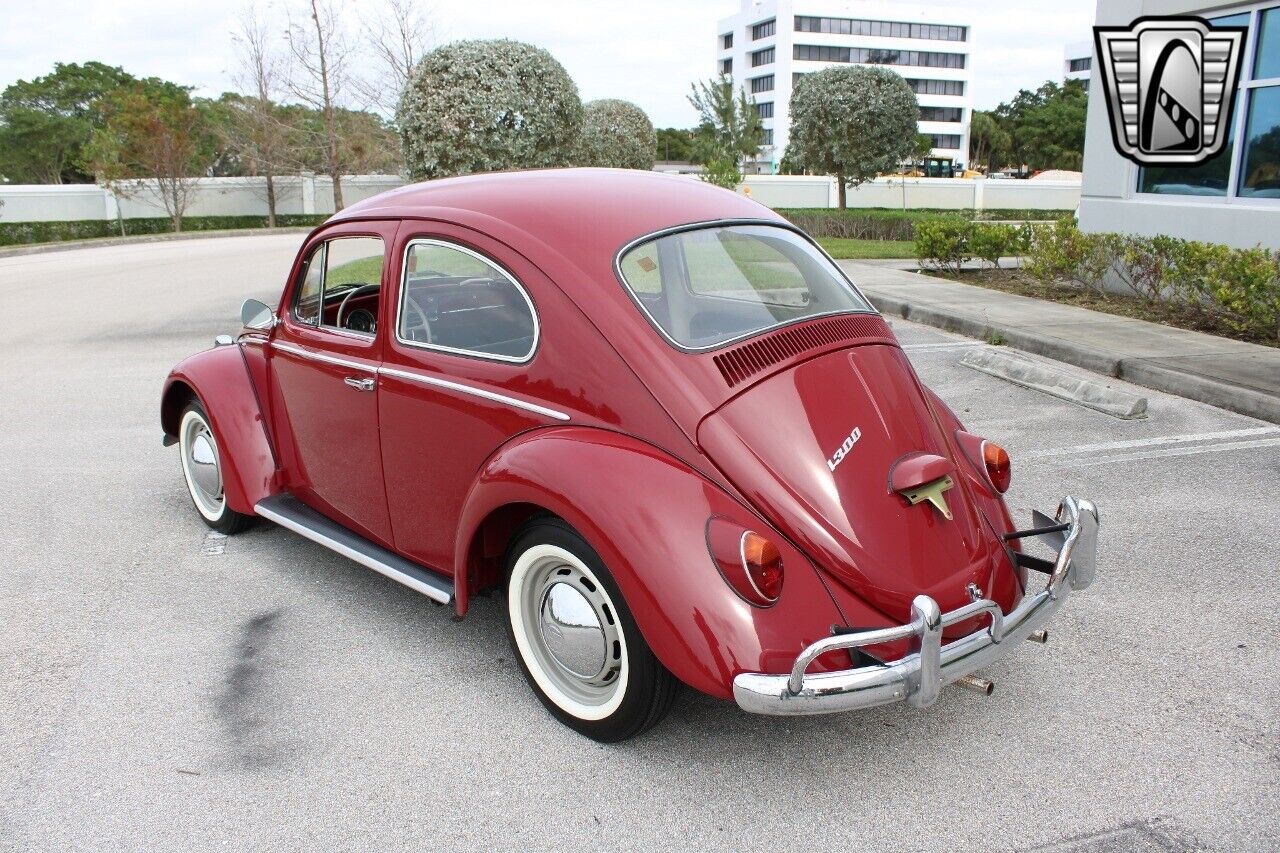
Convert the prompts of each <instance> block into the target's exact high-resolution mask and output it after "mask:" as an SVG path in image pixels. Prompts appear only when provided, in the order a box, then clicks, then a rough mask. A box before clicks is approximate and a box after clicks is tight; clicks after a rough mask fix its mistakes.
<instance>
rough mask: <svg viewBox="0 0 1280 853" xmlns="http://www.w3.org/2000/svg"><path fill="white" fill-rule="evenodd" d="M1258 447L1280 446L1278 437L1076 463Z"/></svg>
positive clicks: (1134, 460)
mask: <svg viewBox="0 0 1280 853" xmlns="http://www.w3.org/2000/svg"><path fill="white" fill-rule="evenodd" d="M1259 447H1280V438H1262V439H1258V440H1257V441H1233V442H1228V443H1226V444H1201V445H1198V446H1196V447H1171V448H1166V449H1164V450H1149V451H1147V452H1145V453H1122V454H1120V455H1119V456H1108V457H1105V458H1103V459H1095V460H1093V461H1090V462H1080V463H1077V464H1079V465H1080V467H1082V468H1088V467H1092V466H1096V465H1109V464H1110V463H1112V462H1138V461H1140V460H1143V459H1166V458H1169V457H1173V456H1195V455H1197V454H1200V453H1224V452H1226V451H1228V450H1252V449H1255V448H1259Z"/></svg>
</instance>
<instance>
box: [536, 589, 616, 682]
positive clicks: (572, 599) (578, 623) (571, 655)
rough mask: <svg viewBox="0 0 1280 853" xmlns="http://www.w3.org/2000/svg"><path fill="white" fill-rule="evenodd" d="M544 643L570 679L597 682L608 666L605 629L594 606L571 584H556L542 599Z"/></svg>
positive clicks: (541, 613)
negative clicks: (571, 677) (606, 665)
mask: <svg viewBox="0 0 1280 853" xmlns="http://www.w3.org/2000/svg"><path fill="white" fill-rule="evenodd" d="M540 616H541V626H540V627H541V629H542V641H543V642H544V643H545V644H546V646H547V651H549V652H550V653H551V656H552V657H553V658H555V661H556V663H558V664H560V666H562V667H564V669H565V671H567V672H568V673H569V674H570V675H576V676H577V677H578V678H581V679H584V680H587V681H596V680H597V679H598V678H599V677H600V675H601V674H602V672H603V671H604V668H605V664H606V663H607V662H608V658H607V652H606V649H605V637H604V628H603V627H601V625H600V617H599V616H598V615H597V614H596V611H595V609H594V608H592V606H591V602H590V601H588V600H587V597H586V596H585V595H583V594H582V592H580V591H579V590H578V589H577V588H576V587H573V586H571V585H569V584H568V583H553V584H552V585H551V586H550V587H548V588H547V591H546V593H545V594H544V595H543V596H542V608H541V610H540Z"/></svg>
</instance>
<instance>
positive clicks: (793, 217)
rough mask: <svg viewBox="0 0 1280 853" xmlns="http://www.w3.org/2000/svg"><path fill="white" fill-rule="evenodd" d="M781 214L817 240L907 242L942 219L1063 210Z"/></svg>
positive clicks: (1054, 214) (1040, 216)
mask: <svg viewBox="0 0 1280 853" xmlns="http://www.w3.org/2000/svg"><path fill="white" fill-rule="evenodd" d="M777 212H778V213H780V214H782V215H783V216H785V217H786V218H787V219H789V220H790V221H791V222H792V223H794V224H795V225H797V226H799V227H800V228H802V229H804V230H805V231H807V232H808V233H809V234H811V235H813V236H814V237H842V238H846V239H854V240H905V241H907V242H910V241H912V240H914V239H915V238H916V226H917V225H918V224H919V223H921V222H926V221H930V220H933V219H937V218H938V217H939V216H954V217H956V218H957V219H960V220H962V221H965V222H970V221H974V220H980V221H1011V222H1024V221H1034V222H1052V221H1053V220H1055V219H1059V218H1061V217H1062V216H1064V215H1068V213H1069V212H1068V211H1063V210H983V211H974V210H955V211H950V210H897V209H894V208H883V207H871V208H855V209H851V210H850V209H846V210H836V209H827V208H790V209H779V210H778V211H777Z"/></svg>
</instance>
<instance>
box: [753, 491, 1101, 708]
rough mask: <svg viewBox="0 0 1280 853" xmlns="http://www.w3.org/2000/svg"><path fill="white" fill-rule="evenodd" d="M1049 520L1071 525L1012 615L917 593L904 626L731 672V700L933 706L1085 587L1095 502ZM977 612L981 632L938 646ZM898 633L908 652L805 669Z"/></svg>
mask: <svg viewBox="0 0 1280 853" xmlns="http://www.w3.org/2000/svg"><path fill="white" fill-rule="evenodd" d="M1057 517H1058V519H1059V520H1062V521H1064V522H1065V523H1068V524H1070V525H1071V527H1070V529H1069V532H1068V533H1067V537H1066V540H1065V541H1064V542H1063V545H1062V548H1061V550H1060V551H1059V552H1058V556H1057V559H1056V560H1055V561H1054V570H1053V574H1052V575H1051V576H1050V578H1049V581H1048V584H1047V585H1046V586H1045V588H1044V589H1043V590H1041V591H1040V592H1038V593H1035V594H1034V595H1030V596H1028V597H1027V598H1025V599H1023V601H1022V602H1021V603H1020V604H1019V605H1018V606H1017V607H1016V608H1014V610H1013V611H1012V612H1010V613H1007V614H1006V613H1003V611H1001V610H1000V607H999V605H997V604H996V603H995V602H994V601H991V600H989V599H985V598H983V599H978V600H977V601H975V602H972V603H970V604H968V605H965V606H964V607H961V608H958V609H956V610H953V611H951V612H950V613H940V612H938V605H937V602H935V601H934V600H933V599H932V598H930V597H929V596H927V595H920V596H917V597H916V599H915V601H914V602H913V603H912V606H911V615H912V618H911V622H909V623H908V624H906V625H896V626H892V627H889V628H880V629H877V630H874V631H861V632H858V633H856V634H845V635H842V636H835V637H826V638H824V639H821V640H819V641H817V642H816V643H813V644H812V645H810V646H809V647H808V648H806V649H805V650H804V651H802V652H801V653H800V655H799V656H798V657H797V658H796V661H795V663H794V665H793V666H792V668H791V671H790V672H789V673H787V674H782V675H774V674H764V673H752V672H744V673H741V674H740V675H738V676H737V677H736V678H734V680H733V698H734V699H735V700H736V701H737V703H738V705H739V706H740V707H741V708H742V709H743V710H745V711H749V712H751V713H755V714H776V715H798V714H828V713H834V712H837V711H848V710H852V709H854V708H872V707H875V706H877V705H885V704H888V703H890V702H900V701H904V700H905V701H906V702H907V703H908V704H910V705H912V706H914V707H917V708H923V707H927V706H928V705H931V704H933V703H934V702H935V701H937V699H938V695H939V692H940V690H941V688H942V686H943V685H946V684H951V683H953V682H956V681H959V680H960V679H962V678H964V677H965V676H968V675H971V674H972V673H973V672H974V671H975V670H978V669H981V668H982V667H984V666H987V665H988V664H990V663H992V662H993V661H995V660H997V659H999V658H1000V657H1002V656H1004V655H1005V654H1007V653H1008V652H1009V651H1010V650H1011V649H1012V648H1013V647H1014V644H1015V643H1016V642H1017V641H1019V640H1024V639H1028V638H1030V637H1032V636H1033V635H1035V634H1036V633H1037V631H1038V630H1039V629H1040V626H1041V625H1043V624H1044V623H1045V622H1047V621H1048V620H1049V618H1050V617H1052V616H1053V615H1054V614H1055V613H1057V611H1058V610H1059V609H1060V608H1061V607H1062V605H1063V604H1064V603H1065V602H1066V600H1067V595H1068V593H1069V592H1070V591H1071V590H1080V589H1085V588H1086V587H1088V586H1089V584H1090V583H1091V582H1092V581H1093V576H1094V571H1095V566H1096V562H1097V544H1098V538H1097V537H1098V509H1097V507H1096V506H1094V505H1093V503H1091V502H1090V501H1087V500H1081V499H1078V498H1073V497H1066V498H1063V500H1062V505H1061V506H1060V507H1059V509H1058V515H1057ZM982 614H987V615H989V616H990V617H991V624H990V626H989V627H988V628H987V629H986V630H979V631H975V632H973V633H972V634H970V635H969V636H967V637H963V638H961V639H959V640H953V641H952V642H950V643H948V644H947V645H945V646H944V645H942V629H943V627H945V626H947V625H952V624H955V623H957V622H962V621H964V620H966V619H970V618H974V617H976V616H979V615H982ZM905 638H911V639H912V651H911V652H910V653H908V654H907V656H906V657H904V658H903V659H902V660H900V661H897V662H896V663H893V664H889V665H874V666H864V667H861V668H858V669H849V670H844V671H841V672H823V673H815V674H812V675H806V674H805V670H806V669H807V668H808V667H809V665H810V664H811V663H812V662H813V661H814V660H815V659H816V658H817V657H819V656H820V655H822V654H824V653H826V652H830V651H834V650H837V649H856V648H862V647H864V646H872V645H878V644H880V643H885V642H890V641H894V640H901V639H905Z"/></svg>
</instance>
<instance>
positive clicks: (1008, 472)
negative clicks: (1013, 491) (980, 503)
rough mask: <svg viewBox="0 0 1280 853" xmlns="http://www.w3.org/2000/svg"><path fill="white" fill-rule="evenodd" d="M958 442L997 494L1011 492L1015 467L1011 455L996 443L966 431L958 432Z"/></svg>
mask: <svg viewBox="0 0 1280 853" xmlns="http://www.w3.org/2000/svg"><path fill="white" fill-rule="evenodd" d="M956 441H957V442H959V444H960V449H961V450H963V451H964V455H965V456H967V457H968V458H969V461H970V462H971V463H972V464H973V466H974V467H975V468H977V469H978V473H979V474H985V475H986V477H985V479H986V481H987V485H989V486H991V488H992V489H993V490H994V491H995V492H996V494H1001V495H1002V494H1004V493H1005V492H1007V491H1009V485H1010V483H1012V482H1013V466H1012V464H1011V463H1010V461H1009V453H1008V451H1006V450H1005V449H1004V448H1003V447H1001V446H1000V445H998V444H996V443H995V442H994V441H987V440H986V439H985V438H979V437H978V436H976V435H973V434H971V433H967V432H965V431H964V430H956Z"/></svg>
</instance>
